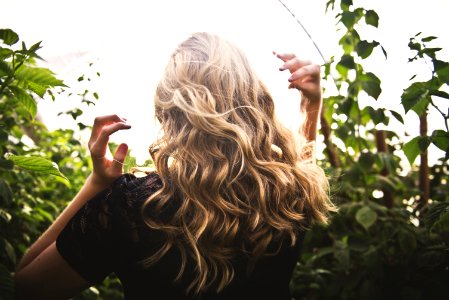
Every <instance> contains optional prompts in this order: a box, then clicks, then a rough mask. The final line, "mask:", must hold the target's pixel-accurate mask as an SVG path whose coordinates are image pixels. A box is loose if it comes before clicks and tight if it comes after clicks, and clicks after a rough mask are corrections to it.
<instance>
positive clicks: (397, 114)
mask: <svg viewBox="0 0 449 300" xmlns="http://www.w3.org/2000/svg"><path fill="white" fill-rule="evenodd" d="M390 113H391V114H392V115H393V117H395V119H396V120H398V121H399V122H401V123H402V124H404V119H403V118H402V116H401V115H400V114H399V113H397V112H395V111H394V110H390Z"/></svg>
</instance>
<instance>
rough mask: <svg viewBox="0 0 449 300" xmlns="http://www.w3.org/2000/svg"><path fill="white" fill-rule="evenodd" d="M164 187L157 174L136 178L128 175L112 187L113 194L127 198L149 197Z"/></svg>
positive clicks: (120, 178)
mask: <svg viewBox="0 0 449 300" xmlns="http://www.w3.org/2000/svg"><path fill="white" fill-rule="evenodd" d="M161 187H162V181H161V178H160V177H159V175H158V174H157V173H156V172H151V173H146V174H145V176H141V175H140V176H136V175H135V174H133V173H126V174H123V175H121V176H120V177H119V178H117V179H116V180H115V181H114V182H113V183H112V185H111V192H113V193H118V194H122V195H125V196H133V195H142V196H145V197H148V196H149V195H151V194H152V193H154V192H156V191H157V190H159V189H160V188H161Z"/></svg>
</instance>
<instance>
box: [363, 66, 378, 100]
mask: <svg viewBox="0 0 449 300" xmlns="http://www.w3.org/2000/svg"><path fill="white" fill-rule="evenodd" d="M359 80H360V81H361V82H362V89H363V90H364V91H365V92H366V93H367V94H368V95H370V96H371V97H373V98H374V99H376V100H377V98H379V95H380V93H382V88H381V87H380V79H379V78H378V77H377V76H376V75H374V74H373V73H371V72H368V73H365V74H362V75H360V76H359Z"/></svg>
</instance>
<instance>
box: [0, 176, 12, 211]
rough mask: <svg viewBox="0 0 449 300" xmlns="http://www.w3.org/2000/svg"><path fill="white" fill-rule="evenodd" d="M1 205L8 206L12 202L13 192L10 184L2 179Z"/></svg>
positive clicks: (0, 186)
mask: <svg viewBox="0 0 449 300" xmlns="http://www.w3.org/2000/svg"><path fill="white" fill-rule="evenodd" d="M0 200H1V201H0V203H2V204H4V205H8V204H10V203H11V201H12V191H11V188H10V187H9V184H8V183H7V182H6V181H4V180H3V179H1V178H0Z"/></svg>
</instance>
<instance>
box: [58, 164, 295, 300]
mask: <svg viewBox="0 0 449 300" xmlns="http://www.w3.org/2000/svg"><path fill="white" fill-rule="evenodd" d="M161 186H162V183H161V180H160V178H159V177H158V175H157V174H155V173H152V174H150V175H148V176H146V177H141V178H137V177H135V176H133V175H130V174H125V175H123V176H121V177H120V178H118V179H117V180H116V181H115V182H114V183H113V184H112V185H111V187H110V188H108V189H106V190H104V191H102V192H100V193H99V194H97V195H96V196H95V197H94V198H92V199H91V200H90V201H89V202H87V203H86V204H85V205H84V206H83V207H82V208H81V209H80V210H79V211H78V212H77V214H76V215H75V216H74V217H73V218H72V220H70V222H69V223H68V224H67V226H66V227H65V228H64V230H63V231H62V232H61V234H60V235H59V237H58V238H57V240H56V246H57V249H58V251H59V253H60V254H61V255H62V257H63V258H64V259H65V260H66V261H67V262H68V264H69V265H70V266H71V267H72V268H73V269H74V270H75V271H77V272H78V273H79V274H80V275H81V276H82V277H83V278H85V279H86V280H88V281H89V282H91V283H93V284H94V283H98V282H101V281H102V280H103V279H104V278H105V277H106V276H107V275H109V274H110V273H115V274H116V275H117V276H118V278H119V279H120V281H121V282H122V285H123V290H124V294H125V297H126V299H197V298H198V299H290V298H291V297H290V292H289V281H290V277H291V274H292V271H293V268H294V266H295V264H296V261H297V258H298V253H299V248H300V244H301V242H302V238H300V239H298V242H297V243H296V245H295V246H294V247H290V246H289V245H284V246H283V247H282V248H281V250H280V252H279V253H278V255H276V256H267V257H264V258H262V259H260V260H258V262H257V263H256V265H255V268H254V271H253V272H252V273H251V274H249V275H248V274H247V272H246V270H247V268H246V262H245V260H244V259H236V261H235V265H234V269H235V272H236V273H235V276H234V279H233V281H232V282H231V284H230V285H228V286H227V287H226V288H225V289H224V290H223V291H222V292H221V293H219V294H217V293H215V292H213V291H211V292H206V293H205V294H202V295H201V296H200V297H198V296H197V297H196V298H195V297H194V296H193V295H186V294H185V289H186V287H187V286H188V284H189V283H190V280H189V278H192V276H195V273H194V265H192V264H189V263H187V270H186V272H185V273H184V275H183V277H182V279H181V280H180V281H177V282H174V279H175V277H176V276H177V274H178V272H179V267H180V265H181V263H180V262H181V258H180V254H179V251H178V250H177V248H176V247H172V249H171V250H170V251H169V252H168V253H167V254H166V255H165V256H164V257H163V258H162V259H161V260H159V261H158V262H157V263H155V264H154V265H152V266H151V267H148V268H144V267H143V266H142V264H141V263H140V262H141V261H142V260H144V259H145V258H148V257H149V256H151V254H154V253H155V252H156V251H157V250H159V249H160V247H161V245H163V243H164V235H163V234H162V233H161V232H159V231H157V230H151V229H149V228H148V227H147V226H146V225H145V224H144V222H143V220H142V218H141V215H140V207H141V205H142V203H143V201H145V199H147V198H148V197H149V196H150V195H151V194H152V193H154V192H155V191H157V190H158V189H159V188H161Z"/></svg>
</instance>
